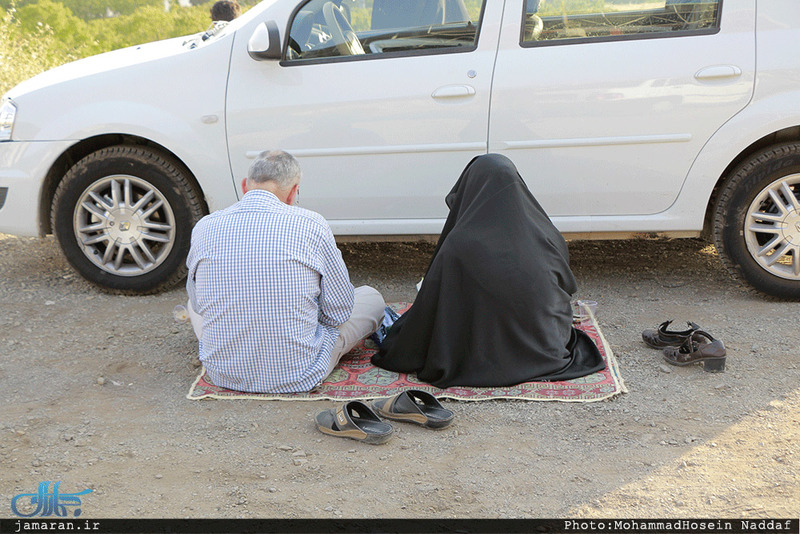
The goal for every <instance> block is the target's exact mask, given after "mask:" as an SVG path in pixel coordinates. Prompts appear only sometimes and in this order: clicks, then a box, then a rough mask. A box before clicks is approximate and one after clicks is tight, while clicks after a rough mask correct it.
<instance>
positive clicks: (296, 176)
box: [247, 150, 303, 191]
mask: <svg viewBox="0 0 800 534" xmlns="http://www.w3.org/2000/svg"><path fill="white" fill-rule="evenodd" d="M302 176H303V173H302V171H301V170H300V163H298V161H297V160H296V159H295V158H294V156H292V155H291V154H289V153H288V152H284V151H283V150H272V151H265V152H262V153H261V154H259V155H258V159H256V160H255V161H254V162H253V164H252V165H250V170H249V171H247V180H248V181H250V182H253V183H256V184H263V183H264V182H269V181H272V182H275V183H276V184H278V187H279V188H280V189H281V190H283V191H286V190H288V189H291V187H292V186H293V185H294V184H296V183H298V182H299V181H300V178H301V177H302Z"/></svg>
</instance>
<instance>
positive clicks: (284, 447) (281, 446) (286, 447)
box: [278, 445, 294, 451]
mask: <svg viewBox="0 0 800 534" xmlns="http://www.w3.org/2000/svg"><path fill="white" fill-rule="evenodd" d="M293 448H294V447H290V446H288V445H279V446H278V450H279V451H290V450H292V449H293Z"/></svg>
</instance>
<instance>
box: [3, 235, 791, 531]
mask: <svg viewBox="0 0 800 534" xmlns="http://www.w3.org/2000/svg"><path fill="white" fill-rule="evenodd" d="M341 248H342V250H343V254H344V257H345V260H346V262H347V264H348V266H349V267H350V271H351V278H352V279H353V282H354V283H355V284H356V285H359V284H370V285H373V286H374V287H376V288H378V289H379V290H380V291H381V292H382V293H383V294H384V296H385V298H386V300H387V301H389V302H391V301H409V300H413V298H414V293H415V291H414V284H415V283H416V282H417V281H418V280H419V278H420V276H421V275H422V274H423V273H424V270H425V268H426V266H427V262H428V259H429V257H430V254H431V252H432V250H433V245H431V244H429V243H428V244H426V243H383V244H374V243H364V244H343V245H342V246H341ZM570 252H571V255H572V267H573V270H574V272H575V275H576V277H577V279H578V283H579V292H578V294H577V295H576V298H583V299H592V300H596V301H598V302H599V307H598V309H597V316H598V320H599V322H600V326H601V328H602V329H603V332H604V334H605V336H606V338H607V339H608V341H609V343H610V344H611V346H612V347H613V350H614V351H615V353H616V356H617V358H618V359H619V361H620V365H621V371H622V375H623V377H624V379H625V382H626V384H627V386H628V389H629V393H627V394H625V395H621V396H618V397H616V398H614V399H612V400H608V401H603V402H597V403H589V404H577V403H559V402H526V401H493V402H478V403H467V402H456V401H445V402H446V405H447V406H448V407H449V408H451V409H452V410H453V411H455V412H456V418H457V419H456V423H455V424H454V425H453V426H452V427H450V428H448V429H446V430H443V431H439V432H434V431H430V430H425V429H423V428H419V427H414V426H410V425H401V424H396V425H395V428H396V429H397V431H396V434H395V436H394V437H393V439H392V440H391V441H390V442H389V443H387V444H385V445H381V446H370V445H365V444H362V443H358V442H355V441H351V440H343V439H337V438H332V437H328V436H324V435H323V434H321V433H319V432H318V431H317V430H316V429H315V428H314V425H313V417H314V415H315V414H316V413H317V412H319V411H320V410H323V409H327V408H330V407H332V406H334V405H335V404H334V403H333V402H329V401H315V402H275V401H273V402H269V401H266V402H263V401H213V400H212V401H200V402H197V401H189V400H186V399H185V395H186V393H187V391H188V388H189V386H190V385H191V383H192V381H193V380H194V378H195V377H196V375H197V373H198V365H199V363H198V361H197V358H196V349H197V343H196V341H195V339H194V337H193V334H192V332H191V328H190V327H189V325H187V324H178V323H176V322H174V321H173V319H172V309H173V307H174V306H175V305H177V304H182V303H183V301H184V299H185V295H184V292H183V291H182V290H181V289H176V290H174V291H171V292H168V293H164V294H160V295H156V296H147V297H126V296H115V295H108V294H105V293H102V292H100V291H98V290H97V289H95V288H94V287H92V286H90V285H89V284H87V283H86V282H84V281H83V280H82V279H81V278H80V277H78V276H77V275H76V274H74V273H73V272H72V271H71V270H70V268H69V266H68V265H67V263H66V261H65V260H64V258H63V256H62V255H61V253H60V252H59V251H58V248H57V246H56V244H55V242H54V240H53V239H52V238H46V239H34V238H30V239H29V238H17V237H12V236H4V235H0V391H2V392H3V398H4V403H3V409H2V416H1V417H0V466H2V469H1V470H0V473H1V474H0V502H3V503H6V504H2V505H0V516H3V517H13V516H12V514H11V511H10V506H9V503H10V500H11V499H12V498H13V496H14V495H17V494H20V493H31V492H33V491H34V490H35V489H36V487H37V486H38V484H39V482H41V481H45V480H49V481H61V483H62V484H61V486H62V487H61V491H62V492H76V491H80V490H82V489H84V488H92V489H93V490H94V491H93V493H91V494H89V495H86V496H85V497H84V498H83V506H82V509H83V516H85V517H121V518H127V517H191V518H203V517H220V518H227V517H240V518H248V517H281V518H294V517H296V518H336V517H346V518H441V517H454V518H455V517H458V518H528V517H575V516H580V517H670V518H672V517H674V518H678V517H770V516H772V517H797V511H798V510H800V483H798V475H800V452H798V448H797V445H796V444H797V443H798V441H800V425H798V419H800V389H798V383H799V382H798V377H800V371H799V370H798V364H800V359H799V358H798V354H797V349H798V319H799V318H800V303H797V302H779V301H774V300H768V299H766V298H764V297H762V296H760V295H757V294H754V293H751V292H748V291H746V290H744V289H742V288H740V287H738V286H737V285H736V284H735V283H734V282H733V281H732V280H731V278H730V277H729V276H728V275H727V273H726V272H725V271H724V270H723V269H722V268H721V267H720V264H719V262H718V259H717V257H716V256H715V254H714V251H713V248H711V247H708V246H707V245H706V244H705V243H704V242H702V241H699V240H677V241H666V240H640V241H628V242H575V243H571V244H570ZM666 319H675V320H676V323H682V322H684V321H687V320H692V321H695V322H697V323H699V324H701V325H702V326H704V327H705V328H706V329H707V330H708V331H710V332H711V333H712V334H714V335H715V336H716V337H718V338H720V339H722V340H723V341H724V342H725V344H726V346H727V348H728V365H727V371H726V372H725V373H719V374H711V373H705V372H703V370H702V367H700V366H689V367H682V368H678V367H670V366H667V365H666V364H665V363H664V362H663V360H662V359H661V355H660V353H659V352H658V351H655V350H653V349H649V348H647V347H646V346H645V345H644V344H643V343H642V341H641V338H640V334H641V331H642V330H643V329H645V328H652V327H655V326H656V325H658V324H659V323H660V322H662V321H663V320H666ZM487 349H489V348H488V347H487Z"/></svg>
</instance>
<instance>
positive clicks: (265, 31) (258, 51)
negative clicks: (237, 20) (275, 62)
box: [247, 20, 281, 61]
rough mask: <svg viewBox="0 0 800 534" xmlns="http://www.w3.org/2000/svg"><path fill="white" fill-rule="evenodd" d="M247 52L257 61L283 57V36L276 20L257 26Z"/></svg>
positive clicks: (248, 43)
mask: <svg viewBox="0 0 800 534" xmlns="http://www.w3.org/2000/svg"><path fill="white" fill-rule="evenodd" d="M247 53H248V54H250V57H251V58H253V59H255V60H256V61H264V60H265V59H280V58H281V36H280V32H278V25H277V24H275V21H274V20H270V21H268V22H262V23H261V24H259V25H258V26H256V29H255V31H254V32H253V35H251V36H250V40H249V41H248V42H247Z"/></svg>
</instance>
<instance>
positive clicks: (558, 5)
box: [489, 0, 755, 231]
mask: <svg viewBox="0 0 800 534" xmlns="http://www.w3.org/2000/svg"><path fill="white" fill-rule="evenodd" d="M587 5H588V6H590V7H586V6H587ZM601 9H602V10H603V12H598V10H597V7H596V3H589V2H584V1H582V0H560V1H559V2H552V1H550V0H544V1H542V2H541V3H540V2H539V1H538V0H508V1H507V2H506V16H505V18H504V26H503V29H502V36H501V43H500V51H499V54H498V60H497V67H496V72H495V83H494V92H493V94H492V106H491V109H492V116H491V124H490V134H489V149H490V151H496V152H502V153H505V154H506V155H507V156H509V157H510V158H511V159H512V160H513V161H514V162H515V163H516V164H517V166H518V168H519V169H520V173H521V174H522V176H523V177H524V178H525V179H526V180H527V183H528V184H529V186H530V188H531V190H532V191H533V193H534V194H535V195H536V197H537V198H538V199H539V200H540V202H541V203H542V205H543V207H544V208H545V209H546V210H547V212H548V213H549V214H550V215H551V216H557V217H558V216H587V215H612V216H619V215H646V214H654V213H658V212H661V211H663V210H666V209H667V208H668V207H669V206H670V205H671V204H672V203H673V201H674V200H675V198H676V197H677V195H678V193H679V191H680V189H681V185H682V184H683V182H684V179H685V177H686V175H687V173H688V171H689V169H690V167H691V165H692V162H693V161H694V159H695V157H696V156H697V154H698V153H699V152H700V149H701V148H702V147H703V144H704V143H705V142H706V141H707V140H708V139H709V138H710V137H711V135H712V134H713V133H714V132H715V131H716V130H717V129H718V128H719V127H720V126H721V125H722V124H724V123H725V121H727V120H728V119H730V118H731V117H732V116H733V115H735V114H736V113H737V112H738V111H739V110H741V109H742V108H743V107H744V106H746V105H747V102H748V101H749V99H750V97H751V95H752V92H753V80H754V71H755V35H754V14H755V6H754V1H753V0H725V2H724V4H723V2H722V1H721V0H720V1H717V0H659V1H653V0H626V1H625V2H615V1H614V2H612V1H611V0H606V2H605V7H603V8H601ZM588 224H589V221H588V219H587V220H586V222H585V223H584V225H583V226H582V227H581V228H579V229H577V228H571V230H578V231H587V230H589V231H590V230H597V228H594V227H591V226H589V225H588Z"/></svg>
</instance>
